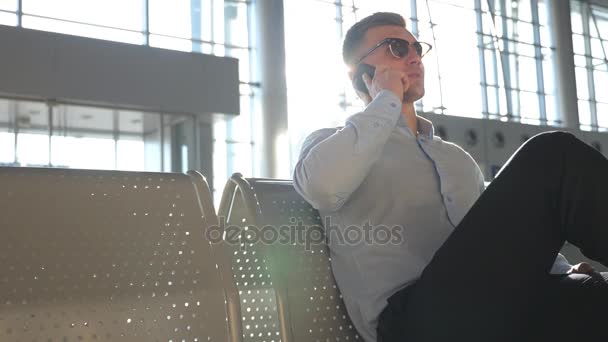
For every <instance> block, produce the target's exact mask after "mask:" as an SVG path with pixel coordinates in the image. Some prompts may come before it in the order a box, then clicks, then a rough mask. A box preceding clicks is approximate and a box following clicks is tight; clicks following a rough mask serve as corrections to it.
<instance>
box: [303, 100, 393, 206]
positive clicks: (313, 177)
mask: <svg viewBox="0 0 608 342" xmlns="http://www.w3.org/2000/svg"><path fill="white" fill-rule="evenodd" d="M400 115H401V102H400V101H399V98H398V97H397V96H395V95H394V94H392V93H391V92H389V91H383V92H382V93H380V94H379V95H378V96H377V97H376V99H374V101H372V102H371V103H370V104H369V105H368V106H367V107H366V109H365V110H364V111H363V112H361V113H358V114H355V115H353V116H351V117H350V118H349V119H348V120H347V121H346V126H345V127H344V128H343V129H341V130H338V131H337V132H335V133H334V134H332V135H331V136H329V137H319V138H315V137H311V139H310V141H309V140H308V139H307V141H306V142H305V143H304V146H303V148H302V154H301V155H300V160H299V162H298V164H297V165H296V168H295V170H294V185H295V187H296V190H298V192H299V193H300V194H301V195H302V196H303V197H304V198H305V199H306V200H307V201H309V202H310V203H311V204H312V205H313V206H314V207H316V208H317V209H325V210H330V211H331V210H337V209H339V208H340V207H341V206H342V204H343V203H344V202H345V201H346V199H347V198H348V197H349V196H350V194H351V193H352V192H354V191H355V190H356V189H357V187H359V185H360V184H361V182H362V181H363V179H364V178H365V177H366V176H367V173H368V172H369V170H370V168H371V166H372V165H373V164H374V163H375V162H376V160H377V159H378V157H379V155H380V154H381V152H382V149H383V148H384V145H385V144H386V141H387V140H388V138H389V137H390V135H391V133H392V131H393V129H394V127H395V125H396V123H397V120H399V116H400ZM319 140H320V141H319Z"/></svg>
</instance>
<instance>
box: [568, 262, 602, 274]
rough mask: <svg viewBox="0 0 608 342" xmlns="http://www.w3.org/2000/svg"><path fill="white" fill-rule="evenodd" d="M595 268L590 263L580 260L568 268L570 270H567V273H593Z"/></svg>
mask: <svg viewBox="0 0 608 342" xmlns="http://www.w3.org/2000/svg"><path fill="white" fill-rule="evenodd" d="M595 273H596V272H595V269H594V268H593V266H591V265H590V264H588V263H586V262H581V263H580V264H577V265H574V266H572V268H571V269H570V271H568V274H588V275H594V274H595Z"/></svg>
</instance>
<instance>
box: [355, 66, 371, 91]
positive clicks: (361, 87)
mask: <svg viewBox="0 0 608 342" xmlns="http://www.w3.org/2000/svg"><path fill="white" fill-rule="evenodd" d="M375 73H376V68H375V67H373V66H371V65H369V64H365V63H361V64H359V65H358V66H357V69H356V70H355V75H354V76H353V86H354V87H355V89H357V90H358V91H360V92H362V93H364V94H367V95H369V89H367V85H366V84H365V81H364V80H363V75H364V74H367V75H368V76H369V79H370V80H372V79H373V78H374V75H375Z"/></svg>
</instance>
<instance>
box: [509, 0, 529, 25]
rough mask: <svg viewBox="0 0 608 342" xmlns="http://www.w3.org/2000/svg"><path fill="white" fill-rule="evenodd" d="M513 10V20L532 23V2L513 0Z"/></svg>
mask: <svg viewBox="0 0 608 342" xmlns="http://www.w3.org/2000/svg"><path fill="white" fill-rule="evenodd" d="M510 2H511V9H512V11H513V12H512V14H511V16H512V17H513V18H517V19H519V20H525V21H528V22H531V21H532V6H531V4H530V0H511V1H510Z"/></svg>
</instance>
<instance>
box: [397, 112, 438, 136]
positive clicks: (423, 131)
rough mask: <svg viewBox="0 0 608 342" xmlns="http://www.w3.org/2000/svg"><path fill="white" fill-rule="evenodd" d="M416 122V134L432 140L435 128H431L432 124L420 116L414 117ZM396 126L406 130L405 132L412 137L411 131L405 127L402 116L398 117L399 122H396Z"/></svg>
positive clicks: (405, 123) (405, 122)
mask: <svg viewBox="0 0 608 342" xmlns="http://www.w3.org/2000/svg"><path fill="white" fill-rule="evenodd" d="M416 121H417V122H418V134H419V135H421V136H425V137H428V138H429V139H433V137H434V136H435V127H434V126H433V123H432V122H431V121H429V120H427V119H425V118H423V117H420V116H416ZM397 125H398V126H403V127H405V128H407V131H408V132H409V133H410V134H412V135H413V133H412V131H411V130H410V129H409V127H408V126H407V121H406V120H405V116H404V115H400V116H399V121H398V122H397Z"/></svg>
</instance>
